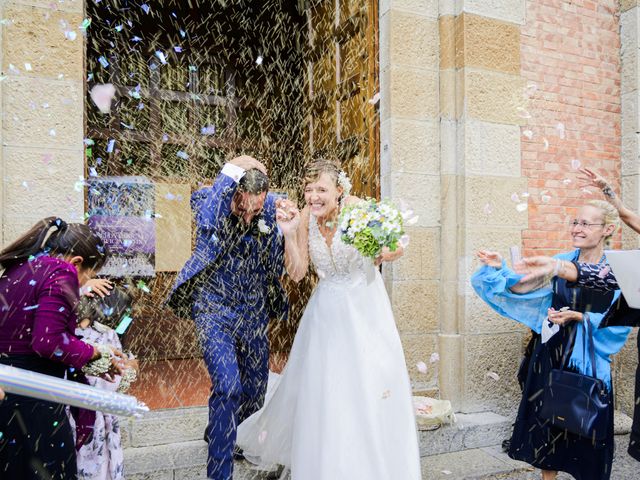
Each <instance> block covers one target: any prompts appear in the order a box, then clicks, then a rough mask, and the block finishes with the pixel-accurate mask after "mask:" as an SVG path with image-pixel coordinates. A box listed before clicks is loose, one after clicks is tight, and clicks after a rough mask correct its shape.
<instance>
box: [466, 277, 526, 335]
mask: <svg viewBox="0 0 640 480" xmlns="http://www.w3.org/2000/svg"><path fill="white" fill-rule="evenodd" d="M469 280H470V279H468V280H467V282H469ZM464 308H465V315H464V319H463V330H464V331H465V332H468V333H471V334H482V333H492V334H494V333H512V332H517V333H521V334H526V333H527V332H528V331H529V330H528V329H527V327H525V326H523V325H522V324H520V323H518V322H516V321H515V320H511V319H510V318H506V317H503V316H501V315H498V314H497V313H496V312H495V311H494V310H493V309H492V308H491V307H489V306H488V305H487V304H486V303H485V302H484V301H483V300H482V299H481V298H480V297H478V296H477V295H475V294H472V295H470V296H467V297H465V303H464Z"/></svg>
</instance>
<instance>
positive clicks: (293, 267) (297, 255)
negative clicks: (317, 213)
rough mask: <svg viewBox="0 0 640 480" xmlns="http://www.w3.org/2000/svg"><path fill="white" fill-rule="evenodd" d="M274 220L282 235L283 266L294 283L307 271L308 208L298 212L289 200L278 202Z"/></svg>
mask: <svg viewBox="0 0 640 480" xmlns="http://www.w3.org/2000/svg"><path fill="white" fill-rule="evenodd" d="M277 206H278V209H277V213H276V219H277V221H278V227H279V228H280V230H281V231H282V234H283V235H284V265H285V268H286V269H287V273H288V274H289V276H290V277H291V279H292V280H293V281H294V282H299V281H300V280H302V279H303V278H304V277H305V275H306V274H307V270H308V269H309V207H305V208H304V209H303V210H302V212H300V211H299V210H298V209H297V208H296V206H295V205H294V204H293V202H291V201H290V200H279V201H278V204H277Z"/></svg>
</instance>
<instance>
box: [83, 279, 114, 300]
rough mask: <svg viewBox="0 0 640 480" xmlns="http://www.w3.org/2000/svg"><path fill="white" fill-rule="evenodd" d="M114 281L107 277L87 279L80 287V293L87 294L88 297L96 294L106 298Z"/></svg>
mask: <svg viewBox="0 0 640 480" xmlns="http://www.w3.org/2000/svg"><path fill="white" fill-rule="evenodd" d="M112 288H113V283H111V282H110V281H109V280H107V279H106V278H92V279H91V280H87V281H86V282H85V284H84V285H82V287H81V288H80V295H86V296H87V297H95V296H96V294H98V296H99V297H100V298H104V297H106V296H107V295H110V294H111V289H112Z"/></svg>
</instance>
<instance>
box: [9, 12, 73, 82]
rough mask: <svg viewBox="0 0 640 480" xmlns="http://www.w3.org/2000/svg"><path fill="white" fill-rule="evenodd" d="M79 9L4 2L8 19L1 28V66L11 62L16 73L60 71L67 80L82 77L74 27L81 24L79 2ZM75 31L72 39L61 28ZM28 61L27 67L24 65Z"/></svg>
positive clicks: (51, 75) (55, 73)
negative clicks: (57, 8)
mask: <svg viewBox="0 0 640 480" xmlns="http://www.w3.org/2000/svg"><path fill="white" fill-rule="evenodd" d="M77 3H78V4H80V10H79V11H74V12H70V11H56V10H53V9H51V7H50V6H49V5H47V8H46V9H42V8H35V7H31V6H28V5H24V4H16V3H11V2H10V3H7V4H6V7H5V13H4V16H5V18H7V19H10V20H11V24H10V26H9V27H4V28H3V29H2V43H3V55H2V57H3V58H2V70H3V71H4V72H8V71H9V65H10V64H12V65H14V67H15V68H17V69H18V70H19V71H20V74H19V76H20V77H25V76H26V77H40V78H41V77H49V78H55V79H57V78H58V76H59V75H60V74H62V75H64V77H65V78H67V79H69V80H76V81H82V79H83V77H84V61H83V55H84V41H83V36H82V35H83V34H82V32H81V31H80V29H79V28H78V27H79V26H80V24H82V2H80V1H78V2H77ZM66 30H73V31H75V32H76V35H77V38H76V39H75V40H73V41H72V40H68V39H67V38H65V31H66ZM25 63H28V64H30V68H31V70H28V69H27V67H25Z"/></svg>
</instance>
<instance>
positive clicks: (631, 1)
mask: <svg viewBox="0 0 640 480" xmlns="http://www.w3.org/2000/svg"><path fill="white" fill-rule="evenodd" d="M637 6H638V0H620V11H622V12H626V11H627V10H629V9H631V8H633V7H637Z"/></svg>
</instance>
